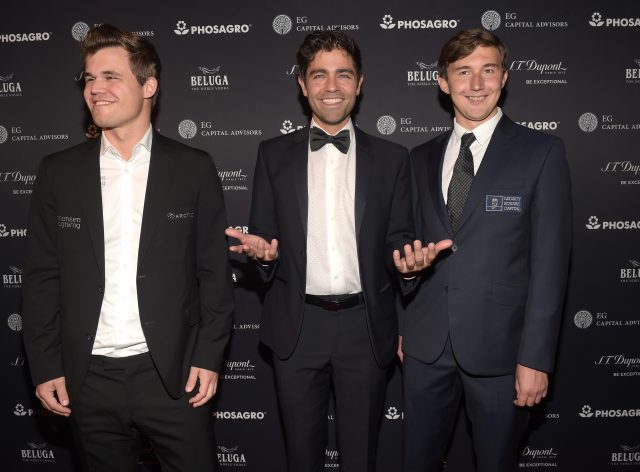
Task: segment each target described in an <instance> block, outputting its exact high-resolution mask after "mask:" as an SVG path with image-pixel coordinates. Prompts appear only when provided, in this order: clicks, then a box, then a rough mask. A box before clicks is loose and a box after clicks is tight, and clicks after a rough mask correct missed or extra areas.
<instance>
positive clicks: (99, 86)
mask: <svg viewBox="0 0 640 472" xmlns="http://www.w3.org/2000/svg"><path fill="white" fill-rule="evenodd" d="M84 87H85V91H86V92H88V93H90V94H91V95H97V94H99V93H101V92H103V91H104V82H103V81H102V80H100V79H99V78H95V79H93V80H90V81H88V82H87V83H86V84H85V86H84Z"/></svg>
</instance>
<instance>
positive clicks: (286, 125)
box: [280, 120, 304, 134]
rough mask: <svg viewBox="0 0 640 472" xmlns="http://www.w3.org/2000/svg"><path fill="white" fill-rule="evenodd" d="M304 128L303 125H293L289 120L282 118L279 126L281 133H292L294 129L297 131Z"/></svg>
mask: <svg viewBox="0 0 640 472" xmlns="http://www.w3.org/2000/svg"><path fill="white" fill-rule="evenodd" d="M302 128H304V126H303V125H297V126H295V125H294V124H293V123H292V122H291V120H284V121H283V122H282V128H280V132H281V133H282V134H289V133H293V132H294V131H298V130H299V129H302Z"/></svg>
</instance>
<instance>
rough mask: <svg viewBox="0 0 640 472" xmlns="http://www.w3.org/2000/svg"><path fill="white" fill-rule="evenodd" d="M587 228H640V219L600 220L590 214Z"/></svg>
mask: <svg viewBox="0 0 640 472" xmlns="http://www.w3.org/2000/svg"><path fill="white" fill-rule="evenodd" d="M585 226H586V227H587V229H600V228H602V229H608V230H625V229H640V220H638V221H633V220H619V221H603V222H602V223H601V222H599V221H598V217H596V216H590V217H589V219H588V221H587V224H585Z"/></svg>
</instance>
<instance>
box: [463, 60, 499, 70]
mask: <svg viewBox="0 0 640 472" xmlns="http://www.w3.org/2000/svg"><path fill="white" fill-rule="evenodd" d="M485 67H500V66H499V65H498V64H496V63H494V62H489V63H488V64H484V65H483V66H482V68H483V69H484V68H485ZM464 69H471V66H459V67H456V68H455V70H464Z"/></svg>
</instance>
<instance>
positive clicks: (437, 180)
mask: <svg viewBox="0 0 640 472" xmlns="http://www.w3.org/2000/svg"><path fill="white" fill-rule="evenodd" d="M450 136H451V131H449V132H448V133H446V134H444V135H441V136H440V137H439V138H436V139H438V140H439V141H437V142H436V143H435V150H434V153H433V154H434V156H435V157H430V158H429V159H428V160H427V175H428V179H429V182H428V183H429V191H430V192H431V195H430V197H431V201H432V202H433V205H434V207H435V209H436V213H437V214H438V218H440V222H441V223H442V226H443V227H444V228H446V229H447V231H448V232H449V234H451V223H450V222H449V213H448V212H447V205H446V204H445V202H444V197H443V196H442V166H443V164H444V153H445V151H446V150H447V143H448V142H449V137H450ZM425 201H427V200H425ZM427 224H428V222H427Z"/></svg>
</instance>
